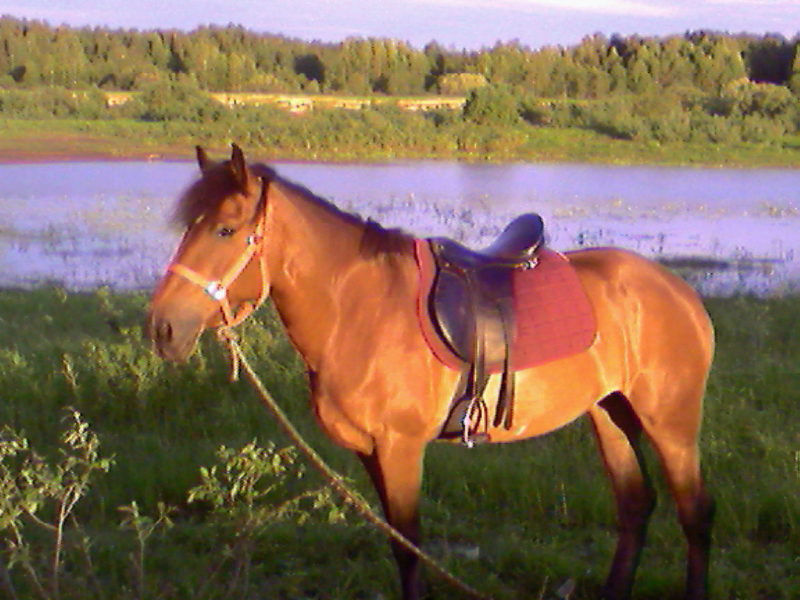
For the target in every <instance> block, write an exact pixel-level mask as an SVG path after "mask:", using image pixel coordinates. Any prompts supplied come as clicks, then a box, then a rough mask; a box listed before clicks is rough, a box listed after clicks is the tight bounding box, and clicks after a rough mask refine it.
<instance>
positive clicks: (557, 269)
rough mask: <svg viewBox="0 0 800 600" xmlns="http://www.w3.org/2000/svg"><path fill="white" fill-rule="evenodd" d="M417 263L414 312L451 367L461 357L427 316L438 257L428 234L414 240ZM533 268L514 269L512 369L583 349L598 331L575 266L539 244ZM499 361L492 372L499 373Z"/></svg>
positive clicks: (458, 364) (436, 351)
mask: <svg viewBox="0 0 800 600" xmlns="http://www.w3.org/2000/svg"><path fill="white" fill-rule="evenodd" d="M415 249H416V257H417V264H418V265H419V295H418V298H417V314H418V316H419V323H420V327H421V329H422V332H423V335H424V337H425V340H426V341H427V342H428V346H429V347H430V349H431V351H432V352H433V354H434V355H435V356H436V357H437V358H438V359H439V360H440V361H441V362H443V363H444V364H445V365H447V366H448V367H450V368H452V369H456V370H461V369H462V367H463V366H464V363H463V362H462V361H461V359H459V358H458V356H456V355H455V354H454V353H453V352H452V351H451V350H450V349H449V347H448V346H447V343H446V342H445V341H444V340H443V339H442V338H441V336H440V335H439V333H438V332H437V330H436V326H435V325H434V324H433V322H432V321H431V316H430V312H429V310H428V299H429V296H430V293H431V288H432V287H433V280H434V277H435V276H436V263H435V262H434V258H433V253H432V251H431V249H430V243H429V242H428V240H424V239H417V240H416V243H415ZM538 256H539V262H538V264H537V265H536V267H535V268H533V269H527V270H519V271H517V272H516V273H515V274H514V281H513V289H514V310H515V314H516V316H515V331H514V339H513V349H512V354H511V356H512V357H513V361H514V364H513V367H514V370H522V369H527V368H530V367H534V366H536V365H541V364H544V363H547V362H550V361H553V360H558V359H560V358H566V357H568V356H571V355H573V354H577V353H578V352H582V351H583V350H586V349H587V348H588V347H589V346H591V345H592V343H593V342H594V338H595V335H596V333H597V324H596V321H595V316H594V310H593V308H592V305H591V303H590V302H589V298H588V297H587V296H586V292H585V291H584V289H583V285H582V284H581V282H580V279H578V275H577V273H575V269H574V268H573V267H572V265H571V264H570V263H569V261H568V260H567V259H566V258H565V257H564V256H563V255H562V254H560V253H558V252H555V251H553V250H550V249H549V248H543V249H542V250H541V251H540V252H539V254H538ZM501 369H502V365H500V366H499V367H498V368H497V369H495V370H491V371H490V372H493V373H499V372H500V370H501Z"/></svg>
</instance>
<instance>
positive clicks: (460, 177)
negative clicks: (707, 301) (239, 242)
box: [0, 161, 800, 295]
mask: <svg viewBox="0 0 800 600" xmlns="http://www.w3.org/2000/svg"><path fill="white" fill-rule="evenodd" d="M275 166H276V168H277V169H278V172H279V173H281V174H282V175H284V176H286V177H288V178H290V179H293V180H294V181H297V182H298V183H301V184H303V185H305V186H306V187H308V188H309V189H310V190H312V191H313V192H315V193H317V194H318V195H320V196H323V197H326V198H328V199H330V200H332V201H333V202H334V203H336V204H337V205H338V206H339V207H341V208H343V209H346V210H350V211H354V212H357V213H359V214H361V215H362V216H365V217H371V218H373V219H375V220H376V221H378V222H380V223H381V224H383V225H385V226H388V227H402V228H403V229H406V230H407V231H409V232H411V233H414V234H417V235H423V236H432V235H448V236H452V237H455V238H456V239H459V240H461V241H463V242H465V243H467V244H472V245H476V246H480V245H482V244H486V243H488V242H489V241H490V240H491V238H492V237H493V236H495V235H497V233H498V232H499V231H500V230H501V229H502V227H503V225H504V224H505V223H506V222H507V221H508V220H510V219H511V218H512V217H513V216H514V215H516V214H519V213H521V212H526V211H534V212H538V213H540V214H541V215H542V216H543V217H544V219H545V224H546V228H547V231H548V240H549V244H550V246H551V247H553V248H555V249H556V250H562V251H565V250H570V249H575V248H579V247H584V246H597V245H614V246H620V247H624V248H629V249H631V250H635V251H638V252H640V253H642V254H644V255H646V256H649V257H652V258H656V259H659V260H662V261H663V262H665V263H667V264H669V265H670V266H672V267H673V268H675V269H677V270H678V271H679V272H680V273H681V274H682V275H683V276H684V277H686V278H687V279H688V280H689V281H690V282H691V283H692V284H693V285H695V286H696V287H697V288H698V289H700V290H701V291H702V292H703V293H704V294H707V295H730V294H734V293H742V292H748V293H755V294H762V295H763V294H779V293H785V292H787V291H789V290H794V291H796V290H797V289H800V170H791V169H700V168H667V167H622V166H620V167H617V166H600V165H576V164H482V163H479V164H475V163H459V162H446V161H418V162H414V161H411V162H406V161H403V162H393V163H385V164H366V165H365V164H338V163H337V164H330V163H275ZM196 175H197V169H196V166H195V165H194V163H189V162H74V163H47V164H14V165H0V286H4V287H30V286H37V285H42V284H45V283H55V284H58V285H63V286H64V287H66V288H69V289H92V288H95V287H98V286H100V285H108V286H110V287H112V288H115V289H147V288H150V287H151V286H152V285H153V283H154V282H155V281H156V279H157V278H158V276H159V275H160V273H161V271H162V269H163V267H164V265H165V264H166V263H167V262H168V260H169V258H170V255H171V252H172V249H173V247H174V245H175V243H176V241H177V238H178V236H179V233H180V232H178V231H175V230H173V229H172V228H170V226H169V224H168V217H169V214H170V211H171V209H172V206H173V204H174V201H175V199H176V198H177V197H178V195H179V194H180V193H181V191H182V190H183V189H184V188H185V187H186V186H187V185H188V184H189V183H190V182H191V181H192V180H193V179H194V178H195V177H196Z"/></svg>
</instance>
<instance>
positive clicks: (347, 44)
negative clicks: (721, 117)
mask: <svg viewBox="0 0 800 600" xmlns="http://www.w3.org/2000/svg"><path fill="white" fill-rule="evenodd" d="M797 48H798V38H795V39H793V40H787V39H786V38H784V37H783V36H780V35H764V36H755V35H745V34H740V35H728V34H722V33H714V32H706V31H698V32H688V33H686V34H684V35H675V36H669V37H641V36H628V37H622V36H618V35H614V36H612V37H611V38H607V37H605V36H603V35H600V34H595V35H592V36H588V37H586V38H584V40H583V41H582V42H581V43H579V44H577V45H576V46H573V47H569V48H563V47H544V48H540V49H531V48H529V47H527V46H524V45H522V44H521V43H519V42H518V41H511V42H504V43H500V42H498V43H497V44H495V45H494V46H493V47H491V48H484V49H482V50H476V51H468V50H455V49H448V48H445V47H443V46H441V45H440V44H438V43H436V42H435V41H432V42H430V43H429V44H427V45H426V46H425V47H424V49H422V50H418V49H415V48H414V47H412V46H410V45H409V44H407V43H404V42H400V41H396V40H391V39H362V38H349V39H346V40H344V41H342V42H339V43H322V42H306V41H302V40H297V39H292V38H288V37H285V36H281V35H271V34H261V33H256V32H252V31H248V30H247V29H244V28H243V27H240V26H227V27H202V28H199V29H196V30H194V31H192V32H188V33H187V32H181V31H175V30H165V31H138V30H112V29H107V28H97V27H96V28H88V27H87V28H71V27H66V26H59V27H52V26H50V25H48V24H47V23H45V22H41V21H35V20H26V19H18V18H14V17H10V16H4V17H2V18H0V86H2V87H6V88H7V87H15V86H23V87H35V86H41V85H51V86H52V85H56V86H63V87H66V88H88V87H99V88H106V89H116V90H137V89H142V88H144V87H146V86H147V85H148V84H150V83H152V82H154V81H158V80H163V79H170V78H171V79H176V78H184V79H189V80H191V81H193V82H195V83H196V84H197V86H198V87H199V88H201V89H204V90H209V91H261V92H313V93H319V92H323V93H348V94H372V93H379V94H424V93H437V94H438V93H454V94H461V93H464V92H466V91H469V89H472V88H475V87H479V86H481V85H483V84H484V83H486V82H488V83H491V84H504V85H507V86H510V87H511V88H512V89H513V90H514V91H516V92H522V93H525V94H531V95H535V96H540V97H554V98H555V97H566V98H603V97H607V96H609V95H613V94H620V93H636V94H638V93H646V92H648V91H650V90H652V89H654V88H673V87H681V86H689V87H693V88H696V89H698V90H701V91H703V92H707V93H711V92H719V91H720V90H722V89H723V88H724V87H725V86H726V85H727V84H729V83H731V82H733V81H736V80H740V79H742V78H746V79H749V80H751V81H756V82H767V83H772V84H777V85H783V86H787V87H789V88H791V89H792V90H793V91H795V92H796V93H797V92H799V91H800V56H798V52H797Z"/></svg>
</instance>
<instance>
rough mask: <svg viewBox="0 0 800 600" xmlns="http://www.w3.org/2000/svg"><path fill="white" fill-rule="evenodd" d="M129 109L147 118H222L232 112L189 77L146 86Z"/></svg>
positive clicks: (196, 120) (194, 119)
mask: <svg viewBox="0 0 800 600" xmlns="http://www.w3.org/2000/svg"><path fill="white" fill-rule="evenodd" d="M132 102H133V104H132V105H131V107H130V108H129V109H128V110H130V111H131V112H132V113H133V114H134V115H135V116H136V117H137V118H139V119H142V120H145V121H191V122H195V123H208V122H216V121H221V120H222V119H223V118H224V117H225V116H226V115H227V114H228V113H229V112H230V109H228V108H226V107H225V106H223V105H222V104H220V103H219V102H216V101H215V100H213V99H212V98H211V97H210V96H209V95H208V94H207V93H206V92H203V91H202V90H201V89H200V88H199V87H198V86H197V84H196V83H194V82H192V81H191V80H189V79H181V80H171V81H158V82H154V83H152V84H150V85H148V86H146V87H145V89H144V90H143V91H142V93H141V95H140V96H139V97H137V98H136V99H135V100H133V101H132Z"/></svg>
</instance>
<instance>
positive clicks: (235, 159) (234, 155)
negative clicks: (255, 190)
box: [231, 144, 248, 190]
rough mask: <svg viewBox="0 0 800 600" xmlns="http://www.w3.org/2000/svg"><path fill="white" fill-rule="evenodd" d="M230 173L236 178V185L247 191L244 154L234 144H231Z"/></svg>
mask: <svg viewBox="0 0 800 600" xmlns="http://www.w3.org/2000/svg"><path fill="white" fill-rule="evenodd" d="M231 148H232V152H231V171H232V172H233V176H234V177H235V178H236V183H238V184H239V187H240V188H241V189H243V190H246V189H247V180H248V175H247V163H246V162H245V160H244V152H242V149H241V148H239V146H237V145H236V144H231Z"/></svg>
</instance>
